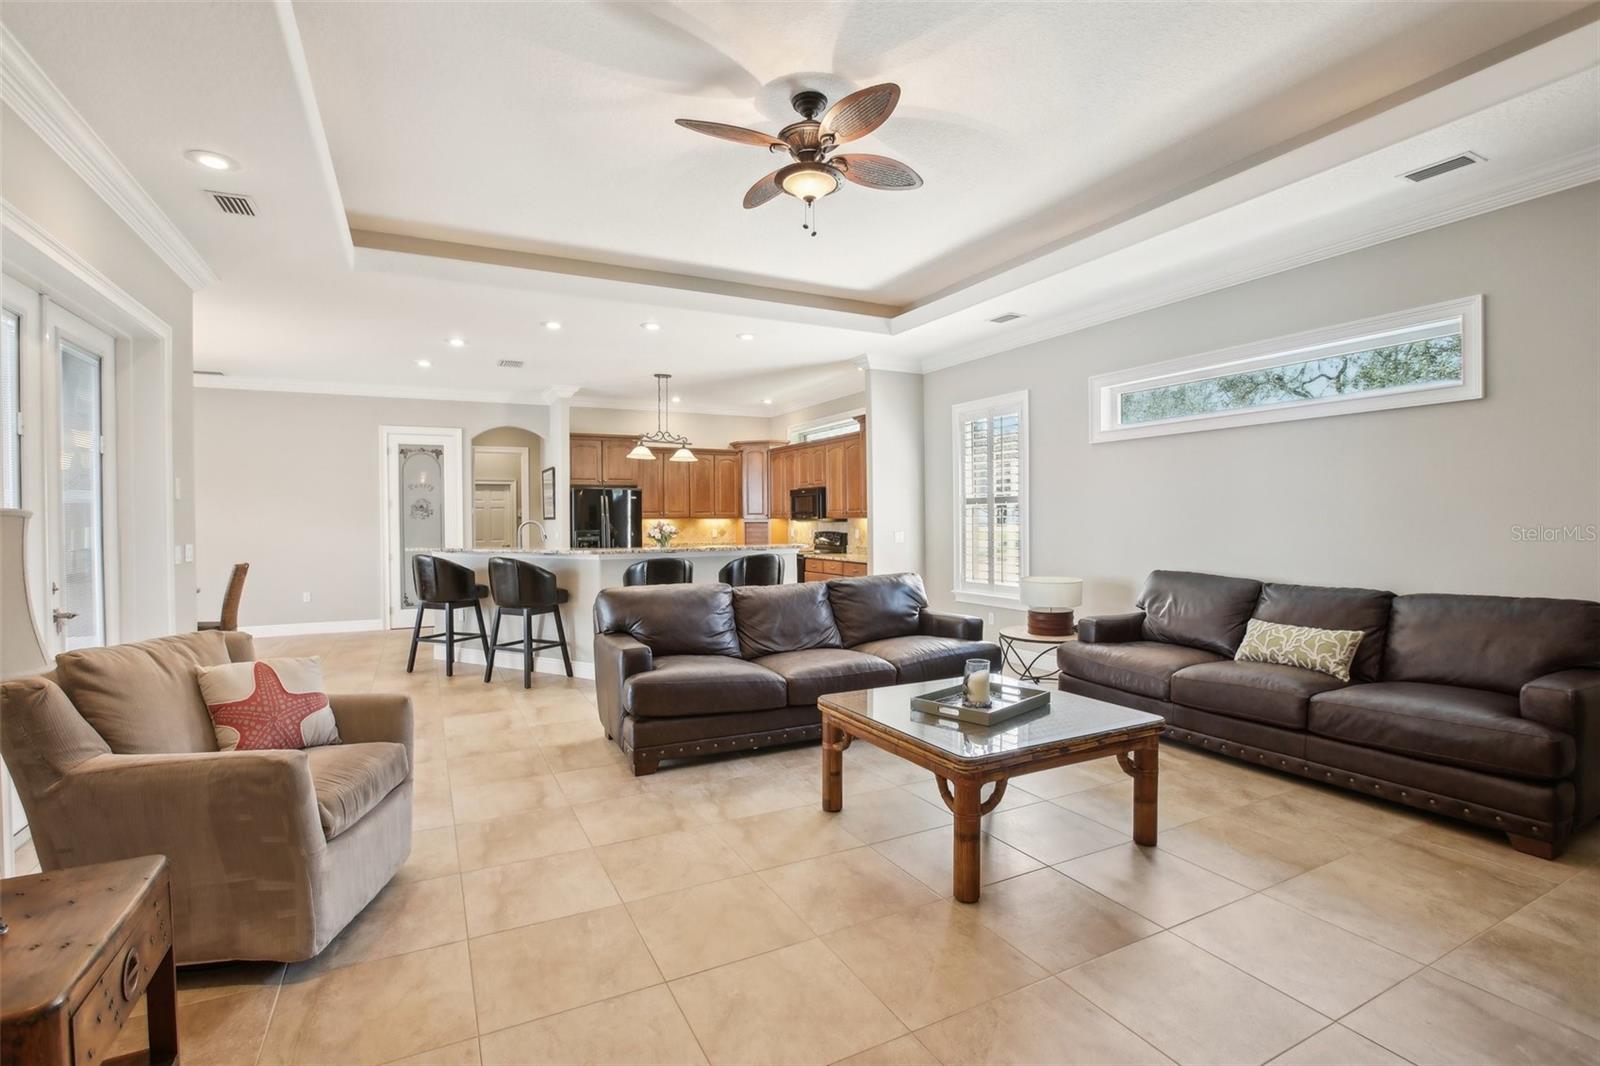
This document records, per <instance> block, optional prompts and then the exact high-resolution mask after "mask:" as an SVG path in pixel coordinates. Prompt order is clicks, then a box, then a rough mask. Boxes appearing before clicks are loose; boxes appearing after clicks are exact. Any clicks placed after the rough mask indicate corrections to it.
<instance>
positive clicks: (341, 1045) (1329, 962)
mask: <svg viewBox="0 0 1600 1066" xmlns="http://www.w3.org/2000/svg"><path fill="white" fill-rule="evenodd" d="M258 650H259V652H260V653H262V654H317V655H321V656H322V657H323V661H324V664H325V668H326V671H327V675H328V683H329V688H330V689H331V690H332V691H335V692H339V691H347V692H349V691H374V690H375V691H403V692H409V693H410V694H411V695H412V696H413V698H414V699H415V700H416V709H417V736H418V746H417V751H418V760H417V767H416V780H417V789H416V811H415V813H416V818H415V835H414V843H413V847H412V856H411V860H410V862H409V863H408V864H407V866H406V868H405V870H404V871H402V873H401V876H400V877H398V878H397V879H396V880H395V882H394V883H393V884H391V885H390V886H389V887H388V888H387V889H385V890H384V892H383V893H382V894H381V895H380V896H379V897H378V898H377V899H376V900H374V901H373V903H372V904H371V905H370V906H369V907H368V908H367V909H366V911H365V912H364V913H363V914H362V915H361V916H360V917H359V918H358V919H357V920H356V921H355V922H354V923H353V924H352V925H351V926H350V927H349V929H347V930H346V932H345V933H344V934H343V935H342V936H341V937H340V938H339V939H338V940H337V941H336V942H335V943H334V944H333V945H332V946H331V947H330V948H329V949H328V950H327V951H326V952H324V954H323V955H322V956H321V957H320V958H318V959H316V960H313V961H312V962H309V963H302V964H298V965H291V966H287V967H285V966H276V965H262V964H254V965H234V966H218V967H206V968H201V969H195V970H185V971H183V972H182V973H181V975H180V985H181V993H180V996H181V1011H182V1014H181V1024H182V1028H183V1040H184V1061H185V1063H186V1064H188V1066H205V1064H208V1063H223V1064H228V1066H234V1064H243V1066H248V1064H251V1063H263V1064H265V1063H308V1064H341V1063H386V1062H394V1063H401V1062H404V1063H439V1064H463V1066H466V1064H478V1063H558V1062H559V1063H568V1062H596V1063H624V1062H648V1063H679V1062H683V1063H702V1062H707V1061H709V1062H713V1063H741V1064H742V1063H763V1062H795V1063H801V1062H817V1063H827V1062H836V1061H848V1062H853V1063H935V1062H945V1063H978V1062H984V1063H1007V1062H1015V1063H1050V1062H1063V1063H1066V1062H1083V1063H1124V1062H1135V1063H1143V1062H1152V1063H1160V1062H1169V1061H1172V1062H1218V1063H1247V1062H1268V1061H1271V1062H1278V1063H1361V1062H1370V1063H1391V1062H1408V1061H1409V1062H1414V1063H1436V1062H1437V1063H1502V1062H1503V1063H1565V1062H1570V1063H1589V1064H1593V1063H1595V1062H1597V1061H1600V834H1597V833H1595V832H1593V831H1591V832H1589V833H1587V834H1585V835H1584V837H1582V838H1581V839H1580V840H1579V841H1577V842H1576V845H1575V846H1574V847H1573V848H1572V849H1571V850H1570V851H1569V853H1568V855H1567V856H1566V857H1565V858H1563V859H1562V860H1561V861H1560V862H1556V863H1547V862H1542V861H1540V860H1537V859H1531V858H1528V857H1526V856H1522V855H1518V854H1517V853H1515V852H1513V851H1511V850H1510V849H1509V848H1508V847H1507V846H1506V845H1505V844H1504V843H1503V842H1501V841H1499V840H1497V839H1495V838H1493V837H1491V836H1487V835H1480V834H1478V833H1476V832H1473V831H1471V830H1467V829H1464V828H1462V827H1459V826H1457V825H1454V824H1451V823H1445V822H1439V821H1433V820H1430V819H1428V818H1427V817H1425V816H1423V815H1420V814H1416V813H1413V812H1410V811H1407V810H1402V809H1399V808H1395V807H1389V806H1383V805H1377V804H1374V803H1371V802H1369V801H1367V800H1364V799H1361V798H1358V797H1354V796H1351V795H1349V794H1346V793H1342V792H1334V791H1329V790H1326V789H1323V788H1322V787H1320V786H1317V785H1313V784H1310V783H1307V782H1303V781H1300V780H1298V779H1295V778H1289V777H1279V776H1275V775H1273V774H1271V773H1269V772H1265V771H1259V770H1255V769H1252V768H1250V767H1247V766H1243V765H1241V764H1238V763H1235V762H1232V761H1227V760H1222V759H1217V758H1214V757H1211V756H1208V755H1204V754H1201V753H1198V752H1195V751H1192V750H1190V749H1187V748H1183V747H1180V746H1168V747H1166V748H1164V749H1163V751H1162V778H1161V780H1162V785H1161V787H1162V820H1161V821H1162V824H1161V832H1162V839H1161V844H1160V846H1158V847H1156V848H1153V849H1147V848H1139V847H1136V846H1134V845H1132V844H1131V843H1129V842H1128V839H1127V833H1128V822H1129V814H1128V812H1129V810H1130V809H1131V788H1130V785H1129V783H1128V780H1127V779H1126V778H1124V777H1123V776H1122V774H1121V772H1120V771H1119V770H1117V768H1116V767H1115V765H1114V764H1112V763H1111V762H1110V761H1109V760H1107V761H1102V762H1099V763H1092V764H1087V765H1083V766H1078V767H1069V768H1065V769H1060V770H1051V771H1046V772H1044V773H1040V774H1036V775H1030V776H1028V777H1026V778H1024V779H1022V780H1021V781H1020V782H1019V785H1020V787H1014V788H1013V789H1011V790H1010V792H1008V794H1007V796H1006V800H1005V802H1004V803H1003V804H1002V805H1001V806H1000V808H999V809H998V810H997V811H996V812H995V813H994V814H992V815H990V816H989V818H988V819H987V825H986V831H987V832H986V836H985V849H986V850H985V858H984V861H985V863H986V870H985V873H986V878H985V880H986V882H987V883H986V886H985V888H984V892H983V899H982V901H981V902H979V903H978V904H977V905H975V906H964V905H961V904H957V903H955V902H954V901H953V900H952V899H951V898H950V880H949V875H950V855H949V852H950V841H949V828H948V827H949V816H948V814H947V813H946V812H945V811H944V809H943V807H942V806H941V805H939V802H938V800H937V798H936V795H935V793H934V791H933V790H932V788H930V787H929V786H930V782H929V781H928V780H927V779H926V778H927V775H926V774H924V772H923V771H920V770H917V769H916V768H915V767H911V766H909V765H908V764H906V763H903V762H901V761H899V760H896V759H894V758H891V757H889V756H886V755H883V754H881V753H879V752H877V751H875V750H873V749H871V748H869V747H868V746H866V745H865V744H857V745H856V746H854V747H852V748H851V749H850V751H849V752H848V753H847V754H846V755H845V809H844V811H843V812H841V813H839V814H837V815H827V814H824V813H823V812H822V811H821V810H820V809H819V804H818V781H817V776H818V774H817V764H818V758H819V757H818V754H817V749H816V748H815V747H814V746H801V747H798V748H791V749H787V750H780V751H776V752H769V753H762V754H752V755H744V756H738V757H729V758H724V759H720V760H717V761H714V762H699V763H689V764H684V765H681V766H675V767H668V768H666V769H663V770H662V771H661V772H659V773H657V774H655V775H654V776H651V777H646V778H638V779H636V778H634V777H632V775H631V774H629V773H628V772H627V771H626V769H625V767H624V766H623V760H622V757H621V755H620V753H618V751H617V750H616V748H615V747H614V746H613V745H611V744H609V743H608V742H606V741H605V739H604V737H603V735H602V733H601V731H600V727H599V725H598V724H597V720H596V715H595V708H594V695H593V688H592V686H591V685H590V684H588V683H587V682H581V681H579V682H569V681H566V680H565V679H562V678H557V677H552V676H549V675H539V676H537V677H536V679H535V684H534V687H533V688H532V690H531V691H527V692H524V691H523V690H522V688H521V687H520V684H519V682H520V677H519V675H516V674H513V673H507V674H506V675H504V676H503V677H500V678H497V680H496V682H495V683H494V684H493V685H484V684H483V683H482V681H481V679H480V676H479V675H475V674H474V673H472V672H471V671H470V670H463V671H462V672H461V673H459V674H458V675H457V676H456V677H454V678H450V679H446V678H445V677H444V676H443V670H442V668H441V667H439V666H437V665H436V664H435V663H434V662H433V661H432V660H425V661H424V664H423V665H420V666H419V668H418V671H417V673H415V674H413V675H409V676H408V675H406V674H405V673H404V669H403V667H404V661H405V650H406V641H405V637H404V635H402V634H381V635H379V634H370V635H352V636H343V637H316V638H292V639H279V640H271V641H268V640H263V641H261V642H259V645H258ZM1169 800H1170V802H1169ZM136 1046H137V1040H136V1039H132V1040H131V1042H130V1047H136ZM127 1049H128V1048H124V1049H123V1050H127Z"/></svg>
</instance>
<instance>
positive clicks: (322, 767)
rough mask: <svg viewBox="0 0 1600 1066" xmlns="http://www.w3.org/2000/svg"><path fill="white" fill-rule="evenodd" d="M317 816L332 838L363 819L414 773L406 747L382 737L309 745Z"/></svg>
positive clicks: (309, 760)
mask: <svg viewBox="0 0 1600 1066" xmlns="http://www.w3.org/2000/svg"><path fill="white" fill-rule="evenodd" d="M306 759H307V764H308V765H309V766H310V768H311V787H312V790H313V791H314V792H315V793H316V797H317V817H318V818H319V819H320V820H321V822H322V832H323V835H324V836H326V837H327V838H328V839H329V840H332V839H333V838H334V837H336V836H338V835H339V834H340V833H342V832H344V831H345V830H346V829H349V828H350V827H351V826H353V825H355V824H356V823H357V822H359V821H360V820H361V819H362V817H363V816H365V815H366V813H367V812H368V811H370V810H372V809H373V808H374V807H376V806H377V805H378V804H379V803H380V802H381V801H382V800H383V798H384V797H385V796H387V795H388V794H389V793H391V792H393V791H394V790H395V788H396V786H398V785H399V784H400V783H401V782H402V781H404V780H405V779H406V777H407V775H409V774H410V773H411V764H410V761H409V760H408V759H407V758H406V749H405V747H404V746H402V745H400V744H393V743H388V742H384V741H379V742H375V743H370V744H330V745H327V746H324V747H319V748H307V749H306Z"/></svg>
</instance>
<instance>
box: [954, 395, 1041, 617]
mask: <svg viewBox="0 0 1600 1066" xmlns="http://www.w3.org/2000/svg"><path fill="white" fill-rule="evenodd" d="M1011 407H1016V408H1019V409H1020V410H1021V411H1022V437H1021V439H1020V440H1019V441H1018V442H1017V443H1018V453H1017V454H1018V459H1019V462H1020V465H1021V468H1022V469H1021V471H1020V477H1019V478H1018V480H1019V482H1020V483H1021V486H1022V491H1021V493H1020V495H1019V499H1020V501H1021V504H1022V529H1021V537H1022V545H1021V547H1022V559H1021V569H1020V572H1021V573H1023V574H1026V573H1028V527H1029V525H1031V524H1032V521H1033V503H1032V492H1031V491H1030V489H1031V482H1030V479H1029V471H1030V469H1031V468H1030V466H1029V463H1028V439H1029V438H1030V437H1031V436H1032V435H1033V424H1032V422H1031V421H1030V420H1029V418H1028V390H1026V389H1023V390H1022V391H1021V392H1008V393H1006V394H1005V395H1003V396H990V397H987V398H985V399H982V400H969V401H967V402H966V403H959V404H955V405H954V406H952V407H951V408H950V472H951V479H950V484H951V491H952V495H951V504H952V506H953V509H954V511H955V514H954V522H953V525H952V529H953V530H954V533H955V536H954V537H952V538H951V540H952V542H953V544H952V547H953V559H952V562H953V568H952V571H951V573H952V576H953V577H954V581H953V584H954V586H955V587H954V588H953V589H952V590H951V593H952V594H953V595H954V596H955V598H956V599H957V600H959V601H961V602H962V603H974V604H979V605H981V606H985V607H1004V608H1009V609H1012V610H1020V609H1021V606H1022V588H1021V586H1020V585H1019V586H1018V587H1017V589H1016V590H1015V591H1013V590H1010V589H1006V588H1002V587H999V586H995V585H987V584H984V585H977V584H971V583H969V582H968V581H967V580H966V577H965V575H966V566H965V562H964V560H963V559H962V548H963V545H964V536H963V532H962V531H963V529H964V528H965V526H964V525H963V523H962V507H963V503H964V501H965V499H966V492H965V487H964V486H963V485H962V482H961V422H962V419H963V418H964V417H965V416H968V415H971V414H975V413H977V412H980V411H992V410H995V409H998V408H1011Z"/></svg>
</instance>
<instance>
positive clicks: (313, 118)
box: [272, 0, 356, 268]
mask: <svg viewBox="0 0 1600 1066" xmlns="http://www.w3.org/2000/svg"><path fill="white" fill-rule="evenodd" d="M272 7H273V14H274V15H275V16H276V17H277V20H278V30H279V32H280V33H282V34H283V48H284V52H285V54H286V55H287V57H288V60H289V70H290V73H291V76H292V77H293V79H294V89H295V94H296V95H297V96H298V97H299V99H300V109H301V111H303V112H304V113H305V119H306V132H307V133H308V134H309V135H310V137H311V144H312V150H313V154H314V155H315V156H316V158H317V172H318V173H319V174H320V175H321V177H322V184H323V186H324V188H325V190H326V191H327V194H328V207H329V209H330V210H329V217H328V222H329V224H330V225H331V227H332V228H333V231H334V232H335V233H336V234H338V238H339V249H340V251H341V252H343V253H344V265H345V266H346V267H350V268H353V267H354V266H355V262H356V246H355V242H354V241H353V240H352V239H351V237H350V222H349V218H348V216H347V215H346V213H345V209H344V193H342V192H340V191H339V175H338V174H337V172H335V171H334V169H333V150H332V149H331V148H329V147H328V131H327V127H326V126H324V125H323V122H322V109H321V108H320V107H318V106H317V92H316V88H315V87H314V86H313V85H312V84H311V64H310V62H309V61H307V59H306V49H305V42H304V41H302V40H301V38H300V24H299V23H298V22H297V21H296V20H295V17H294V4H293V3H292V2H291V0H273V5H272Z"/></svg>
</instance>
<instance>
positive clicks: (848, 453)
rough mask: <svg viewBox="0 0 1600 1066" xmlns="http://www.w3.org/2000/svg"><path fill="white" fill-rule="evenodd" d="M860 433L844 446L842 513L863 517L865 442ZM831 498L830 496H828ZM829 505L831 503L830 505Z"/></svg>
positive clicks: (865, 495) (864, 510) (865, 512)
mask: <svg viewBox="0 0 1600 1066" xmlns="http://www.w3.org/2000/svg"><path fill="white" fill-rule="evenodd" d="M862 437H863V435H862V434H859V433H858V434H856V436H855V438H854V439H853V440H849V441H846V442H845V446H844V514H845V517H846V518H864V517H866V514H867V442H866V441H865V440H864V439H862ZM829 499H832V496H831V495H830V496H829ZM830 507H831V505H830Z"/></svg>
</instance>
